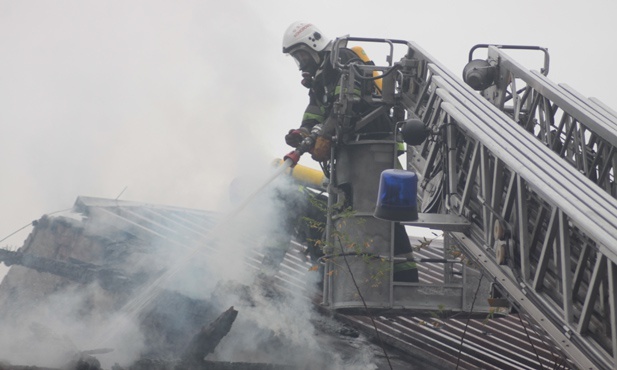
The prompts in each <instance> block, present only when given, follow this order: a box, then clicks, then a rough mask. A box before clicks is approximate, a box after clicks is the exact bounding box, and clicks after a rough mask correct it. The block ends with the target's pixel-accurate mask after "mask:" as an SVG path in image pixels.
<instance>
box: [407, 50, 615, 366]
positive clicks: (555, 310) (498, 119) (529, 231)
mask: <svg viewBox="0 0 617 370" xmlns="http://www.w3.org/2000/svg"><path fill="white" fill-rule="evenodd" d="M409 47H410V48H412V49H413V50H414V52H413V53H409V55H413V57H414V58H418V59H419V60H420V63H418V65H423V64H425V65H426V66H428V68H427V69H428V73H427V74H426V75H421V76H419V78H418V76H414V77H415V82H416V83H418V84H420V85H422V84H424V85H423V86H420V88H415V89H409V90H408V91H403V93H402V96H401V101H402V102H403V105H405V108H406V109H407V111H408V112H409V114H410V115H411V116H419V117H420V118H422V119H423V121H424V122H425V124H427V125H428V126H429V128H431V129H432V130H433V132H435V133H436V132H440V130H442V129H443V128H446V127H454V128H453V129H448V130H455V131H456V132H457V133H458V134H457V135H452V134H450V135H434V137H433V139H432V141H431V142H427V143H425V144H424V145H422V146H418V147H412V148H410V151H409V154H411V157H410V158H411V159H410V160H409V164H410V165H411V166H412V167H414V168H415V169H416V170H417V171H418V172H420V173H422V174H427V175H428V174H431V173H434V172H435V171H434V170H435V169H441V170H442V171H443V172H445V173H446V180H444V181H443V184H442V186H445V187H448V189H447V191H444V193H446V195H445V197H444V203H445V204H444V207H442V212H452V211H456V212H459V211H461V215H463V216H465V217H467V218H469V219H470V221H471V222H472V225H473V226H472V227H471V230H470V232H469V233H467V234H465V242H464V243H463V242H462V241H461V238H463V236H462V234H460V233H458V234H456V235H454V236H455V238H456V239H457V240H458V241H459V243H460V244H461V246H462V247H463V249H464V250H465V252H467V254H469V255H470V256H471V257H472V258H474V259H475V260H476V262H477V263H479V264H481V265H482V266H483V267H484V268H485V270H487V271H488V272H489V273H490V274H491V276H493V278H495V279H496V282H497V283H499V284H500V285H501V286H503V287H504V288H505V289H506V291H507V292H508V295H509V296H510V298H511V299H513V300H514V301H515V302H517V304H519V305H521V302H520V301H519V298H522V297H527V298H528V300H527V302H529V301H532V303H528V304H533V306H532V307H524V308H526V309H527V312H530V313H531V316H532V317H533V318H534V320H536V323H537V324H538V325H539V326H540V327H542V328H543V329H544V330H545V331H546V332H547V333H548V334H549V336H550V337H551V338H552V339H553V341H555V343H556V344H557V345H558V346H559V347H560V348H561V349H562V352H563V353H565V354H567V355H568V357H570V358H571V359H572V360H573V361H574V362H575V363H576V364H577V365H578V366H580V367H581V368H613V367H615V366H616V365H615V364H616V363H617V360H616V359H617V346H616V345H615V337H616V334H615V333H616V332H617V324H616V323H615V322H616V321H617V320H616V319H615V318H614V317H611V315H610V314H609V315H608V317H607V315H606V314H605V311H610V312H615V307H614V305H615V297H616V296H617V294H616V292H615V284H614V283H612V284H601V283H600V281H604V280H608V281H610V282H614V279H615V278H614V272H613V271H614V269H615V268H614V266H615V263H616V262H617V201H616V200H615V199H614V198H613V197H612V196H611V195H610V194H609V193H607V192H603V191H598V190H599V189H598V186H597V184H596V183H594V182H593V181H592V180H591V179H590V178H589V176H585V175H584V174H581V173H580V172H579V171H578V170H577V168H574V167H572V166H571V165H570V164H568V162H567V161H564V160H563V159H562V158H560V157H559V155H558V154H557V153H555V151H553V150H551V149H550V148H549V147H547V146H546V145H545V143H543V142H541V141H538V140H537V139H535V138H533V136H532V135H530V134H529V132H527V131H526V130H525V129H524V128H523V127H521V126H519V125H516V124H514V122H513V121H512V117H511V116H509V115H507V114H506V113H505V112H503V111H501V110H499V109H498V108H497V107H496V106H494V105H492V104H491V103H490V102H489V101H488V100H486V99H484V98H483V97H481V96H480V95H479V94H478V93H476V92H475V91H473V90H471V89H470V88H469V87H468V86H467V85H466V84H464V83H463V82H462V81H460V80H459V79H458V78H456V77H454V76H453V75H452V74H451V73H450V72H448V71H447V69H445V68H443V66H441V65H440V64H439V63H438V62H437V61H436V60H434V59H433V58H432V57H430V56H429V55H428V54H427V53H425V52H424V51H423V50H422V49H420V48H417V47H416V46H415V44H413V43H410V44H409ZM412 75H413V73H412ZM545 85H546V86H550V85H548V84H545ZM553 88H554V87H553V86H551V87H550V90H551V91H552V89H553ZM562 95H564V94H562ZM570 95H572V94H570ZM551 98H552V99H556V97H553V96H552V97H551ZM559 99H561V98H559ZM568 99H572V98H568ZM590 102H591V104H592V107H593V105H595V106H596V108H597V106H598V104H596V103H595V102H593V101H591V100H590ZM560 103H561V104H562V105H565V104H563V102H560ZM571 105H572V106H573V107H574V106H578V103H576V104H575V103H572V104H571ZM590 109H591V108H589V109H587V111H585V112H584V113H585V114H586V116H584V117H583V116H577V117H576V118H575V119H584V120H588V119H589V120H592V121H593V122H596V120H597V118H598V115H597V112H596V113H594V114H593V115H592V114H591V113H590ZM594 109H595V108H594ZM602 110H603V111H604V115H603V116H602V117H604V118H603V119H606V116H609V122H608V123H610V122H611V119H610V114H608V113H610V109H605V108H603V109H602ZM607 112H608V113H607ZM577 114H578V113H577ZM608 123H607V124H606V125H605V126H607V127H609V128H608V129H606V130H609V129H611V128H610V125H609V124H608ZM587 124H589V123H587ZM589 126H590V127H592V128H593V129H595V126H593V125H592V124H589ZM602 127H604V126H602ZM608 132H610V130H609V131H608ZM457 145H458V146H460V147H458V146H457ZM470 145H471V146H472V147H475V148H476V149H475V150H469V149H468V148H470ZM439 147H443V148H444V149H443V150H442V153H445V154H443V156H446V157H447V158H448V159H447V163H448V164H447V165H446V164H444V163H445V161H444V159H443V158H441V157H440V156H439V155H434V153H435V152H436V151H437V149H436V148H439ZM474 158H475V159H474ZM501 162H503V164H501ZM429 168H430V169H431V170H429ZM498 171H502V172H503V176H504V180H505V177H508V178H509V179H510V181H502V180H501V179H499V178H498V176H499V175H500V174H499V173H497V172H498ZM428 180H430V179H425V181H423V184H425V183H426V182H428ZM504 184H505V185H504ZM504 189H507V190H504ZM502 190H503V191H504V192H505V194H501V191H502ZM457 201H458V202H460V204H455V203H456V202H457ZM449 202H450V203H449ZM506 203H507V204H506ZM549 215H550V217H549ZM498 218H501V219H504V220H505V221H506V222H510V223H511V224H512V225H510V226H514V227H513V229H518V230H516V232H515V233H514V235H512V238H513V239H514V240H515V245H514V246H511V247H510V253H511V254H512V255H511V256H509V257H510V258H511V261H510V263H508V265H501V264H499V263H498V262H497V261H496V258H495V257H496V251H495V250H494V249H493V248H494V247H493V242H495V241H496V240H495V238H494V237H493V236H492V231H491V229H490V228H491V225H493V219H498ZM517 218H518V219H517ZM470 243H471V244H470ZM591 250H593V251H591ZM487 256H488V257H487ZM512 261H514V262H512ZM605 266H606V267H605ZM503 278H507V279H508V280H507V282H506V281H500V279H503ZM586 288H587V290H588V291H587V292H586V291H585V290H586ZM598 296H602V298H600V299H597V297H598ZM604 296H606V297H608V299H605V298H603V297H604ZM523 306H525V305H523ZM607 306H608V307H609V308H610V310H605V307H607ZM563 337H565V338H567V340H563V339H562V338H563ZM573 346H574V347H575V348H576V350H573Z"/></svg>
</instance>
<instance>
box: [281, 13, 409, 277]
mask: <svg viewBox="0 0 617 370" xmlns="http://www.w3.org/2000/svg"><path fill="white" fill-rule="evenodd" d="M332 44H333V42H332V41H331V40H330V39H328V37H326V36H325V35H324V34H323V33H322V32H321V31H320V30H319V29H318V28H317V27H315V26H314V25H313V24H311V23H307V22H295V23H292V24H291V25H290V26H289V27H288V28H287V30H286V31H285V33H284V35H283V53H285V54H287V55H291V56H292V57H293V58H294V60H295V62H296V63H297V65H298V68H299V70H300V71H302V81H301V84H302V85H303V86H304V87H306V88H307V89H309V94H308V95H309V103H308V106H307V107H306V109H305V111H304V115H303V117H302V122H301V124H300V127H299V128H297V129H291V130H289V131H288V133H287V134H286V135H285V142H286V143H287V144H288V145H289V146H292V147H294V148H298V147H299V146H300V144H301V143H302V141H303V140H304V138H305V137H307V136H309V135H312V134H316V140H315V143H314V146H313V147H312V148H311V149H310V150H309V152H310V153H311V155H312V158H313V159H314V160H316V161H318V162H323V161H328V160H329V159H330V150H331V140H330V139H331V136H332V135H333V133H334V126H335V122H336V120H337V118H336V117H334V116H333V115H332V114H331V113H332V107H333V103H334V102H335V101H336V100H337V98H338V95H339V93H340V91H339V89H340V84H339V79H340V77H341V71H340V70H339V69H337V68H335V66H334V65H333V63H332V59H331V58H332V55H333V53H332V47H333V45H332ZM358 50H359V52H360V54H358V53H357V51H354V50H352V49H348V48H346V47H341V48H340V49H339V50H338V58H339V60H338V61H339V62H340V63H341V64H343V65H346V64H348V63H351V62H357V63H363V64H371V63H372V62H371V61H370V60H369V59H368V57H367V56H366V54H365V53H364V50H362V49H361V48H359V49H358ZM379 87H381V85H380V84H379ZM361 88H362V86H355V87H354V92H353V93H354V94H358V95H360V89H361ZM356 90H357V91H356ZM353 110H354V112H355V113H356V115H357V117H358V118H359V117H361V116H362V115H363V113H365V112H368V111H369V110H370V107H368V106H366V103H363V102H362V101H360V102H357V103H354V106H353ZM392 126H393V124H392V122H391V121H390V118H389V117H388V116H387V115H384V116H382V117H380V118H379V119H375V120H374V122H372V123H371V125H370V126H369V127H368V130H372V131H371V132H373V133H377V134H373V135H383V133H384V132H386V133H388V132H390V131H391V128H392ZM316 128H317V130H316ZM365 137H366V138H369V136H365ZM370 138H373V139H380V138H383V136H372V137H370ZM395 254H396V255H399V256H405V257H412V248H411V243H410V242H409V238H408V236H407V232H406V231H405V228H404V226H403V225H401V224H399V223H396V224H395ZM394 270H395V271H394V278H395V280H397V281H413V282H415V281H418V271H417V267H416V265H415V263H413V262H404V263H399V264H397V265H395V268H394Z"/></svg>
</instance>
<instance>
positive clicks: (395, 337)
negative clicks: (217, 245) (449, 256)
mask: <svg viewBox="0 0 617 370" xmlns="http://www.w3.org/2000/svg"><path fill="white" fill-rule="evenodd" d="M75 209H76V210H77V211H80V212H83V213H84V214H86V215H95V214H96V215H97V217H99V219H101V216H105V217H107V220H108V223H109V225H111V226H114V225H115V227H118V228H120V229H123V230H124V231H125V232H132V233H136V234H139V233H149V234H152V235H157V236H159V237H161V238H164V239H165V240H167V241H169V242H171V243H174V244H177V245H185V244H186V245H189V244H192V243H194V241H195V239H196V238H200V239H202V238H203V239H205V238H207V237H208V234H209V232H210V231H211V230H212V229H213V228H214V227H215V225H216V223H217V222H218V221H219V220H220V215H218V214H216V213H212V212H205V211H199V210H190V209H182V208H176V207H163V206H153V205H145V204H139V203H131V202H116V201H112V200H104V199H96V198H85V197H80V198H78V201H77V202H76V206H75ZM412 239H413V237H412ZM246 242H247V243H254V240H253V239H252V238H251V237H248V238H247V240H246ZM442 249H443V245H442V244H440V243H439V240H436V241H435V242H434V243H431V246H430V247H429V248H422V249H421V250H419V251H417V252H416V253H417V256H418V257H420V258H441V257H442V256H443V251H442ZM249 250H250V251H251V252H250V254H249V255H247V256H245V259H244V262H245V264H246V265H247V266H250V267H251V268H254V269H258V268H259V265H260V263H261V260H262V258H263V255H262V254H261V253H260V252H259V251H257V250H256V249H253V248H251V249H249ZM311 265H312V264H311V263H310V262H309V261H308V260H307V257H306V256H305V254H304V246H302V245H300V244H298V243H295V242H292V244H291V245H290V248H289V250H288V252H287V254H286V256H285V259H284V261H283V263H282V265H281V268H280V270H279V272H278V274H277V275H276V279H277V280H276V281H277V284H278V286H279V288H280V289H291V290H295V291H304V292H306V298H307V303H308V302H313V304H316V305H317V306H319V303H320V299H319V297H316V296H315V291H314V290H310V289H307V284H306V281H307V274H308V273H312V274H314V273H315V272H309V269H310V267H311ZM433 266H434V265H431V264H421V265H420V266H419V272H420V281H421V282H425V283H431V282H441V281H442V278H443V277H442V275H441V273H440V271H439V270H438V269H437V268H434V267H433ZM318 308H319V307H318ZM335 317H336V318H337V319H338V320H340V321H342V322H345V323H347V324H350V325H353V326H354V327H355V328H357V329H358V330H360V331H362V332H363V333H365V334H366V335H368V336H370V337H373V338H374V339H375V340H376V341H379V340H381V341H383V342H385V343H387V344H388V345H389V346H392V347H394V348H397V349H399V350H402V351H404V352H406V353H409V354H411V355H413V356H415V357H417V358H421V359H424V360H425V361H427V362H432V363H433V364H434V365H435V366H443V367H445V368H460V369H542V368H545V369H568V368H571V366H572V365H571V364H570V363H569V362H567V360H566V359H565V357H564V356H562V355H561V354H559V352H558V351H557V349H555V347H554V346H553V345H551V344H550V343H549V342H550V340H549V338H546V337H545V336H544V335H543V334H542V332H541V331H540V330H539V329H538V328H537V327H536V326H535V325H533V324H532V323H531V322H530V321H528V320H526V319H525V317H524V315H522V314H520V315H519V314H517V313H514V314H510V315H508V316H507V317H504V318H498V319H493V318H487V319H486V320H478V319H470V320H468V319H467V318H466V317H465V315H459V316H457V317H451V318H445V319H441V318H439V317H433V318H420V317H417V316H414V315H409V316H407V315H398V316H393V317H385V316H377V317H372V318H371V317H369V316H348V315H340V314H335ZM372 320H374V322H375V324H373V321H372ZM374 325H375V326H377V328H378V333H377V332H376V331H375V329H374Z"/></svg>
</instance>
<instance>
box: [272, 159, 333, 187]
mask: <svg viewBox="0 0 617 370" xmlns="http://www.w3.org/2000/svg"><path fill="white" fill-rule="evenodd" d="M272 164H273V165H274V166H275V167H279V166H281V165H282V164H283V160H282V159H275V160H274V162H273V163H272ZM285 172H286V173H288V174H290V175H291V177H293V178H294V179H296V180H298V181H300V182H301V183H303V184H305V185H313V186H317V187H324V179H325V177H326V176H325V175H324V174H323V172H322V171H320V170H316V169H314V168H310V167H306V166H303V165H301V164H296V165H295V166H294V167H293V168H288V169H287V170H285Z"/></svg>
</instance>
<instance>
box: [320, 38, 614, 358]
mask: <svg viewBox="0 0 617 370" xmlns="http://www.w3.org/2000/svg"><path fill="white" fill-rule="evenodd" d="M348 42H356V43H369V44H370V43H377V44H383V45H386V46H387V47H388V48H389V50H390V53H389V55H388V56H387V62H388V64H387V65H385V66H379V65H366V64H354V63H351V64H349V65H341V64H340V63H338V62H336V58H335V59H334V60H335V62H334V63H338V66H337V67H338V68H340V69H341V71H342V73H343V78H342V79H341V91H343V92H346V93H342V94H341V95H340V97H339V100H338V101H337V102H336V103H335V106H334V109H335V110H336V112H338V114H339V117H340V126H341V127H340V128H339V130H338V131H337V135H336V136H335V138H334V141H335V144H336V145H334V147H333V148H334V149H333V151H332V152H333V153H332V156H331V159H330V161H329V165H328V166H326V168H327V169H328V170H329V172H327V174H328V177H329V180H330V191H329V192H330V197H329V198H330V199H331V204H330V206H331V207H329V209H330V210H332V209H335V211H331V213H330V214H329V222H328V227H327V231H328V236H327V237H328V238H329V244H327V245H330V246H331V248H332V250H330V251H328V250H327V251H326V253H327V256H328V257H329V258H327V259H326V261H327V262H326V268H325V281H324V305H327V306H330V307H331V308H333V309H335V310H340V311H342V312H353V311H354V310H356V311H360V309H361V308H364V309H368V310H372V311H373V312H378V313H384V312H386V313H387V312H390V311H391V312H394V311H398V312H400V311H405V310H409V311H410V312H417V311H419V310H421V309H423V308H427V307H428V306H430V305H431V304H432V305H433V306H435V305H439V306H440V307H446V308H447V309H448V310H451V311H460V312H463V311H465V312H467V311H469V310H470V309H472V310H473V311H476V312H487V311H489V310H491V308H490V307H488V305H487V306H483V305H482V304H479V305H478V306H473V305H472V306H471V307H470V306H469V304H470V300H469V297H470V291H469V290H470V289H469V288H470V286H474V287H475V286H476V283H478V285H477V286H478V289H477V290H478V291H479V292H480V295H482V297H483V298H486V297H490V298H493V299H494V298H502V299H505V300H507V301H508V302H509V303H510V305H511V307H512V308H515V309H516V310H518V311H519V312H524V313H525V314H526V315H527V317H529V318H530V319H531V320H533V321H534V322H535V324H536V325H537V326H538V327H539V328H541V329H542V330H543V331H544V332H545V334H546V335H547V336H548V337H550V338H551V339H552V341H553V343H554V344H555V345H556V346H558V347H559V348H561V350H562V352H563V353H564V354H565V355H566V356H568V358H569V360H570V361H571V363H573V364H574V365H575V366H577V367H578V368H580V369H617V290H616V289H617V271H616V269H617V267H616V263H617V200H616V199H615V197H616V194H617V189H615V178H614V168H615V165H616V164H617V159H616V157H615V145H616V144H617V113H615V112H614V111H613V110H611V109H610V108H608V107H607V106H605V105H604V104H602V103H601V102H600V101H598V100H596V99H587V98H584V97H582V96H581V95H580V94H579V93H577V92H576V91H574V90H573V89H572V88H570V87H569V86H567V85H556V84H554V83H553V82H551V81H550V80H549V79H548V78H547V77H546V76H547V74H548V70H549V55H548V51H547V49H545V48H541V47H535V46H508V45H505V46H504V45H477V46H474V47H473V48H472V49H471V51H470V55H469V64H468V65H467V66H466V67H465V70H464V72H463V78H462V79H461V78H460V77H459V76H458V75H454V74H453V73H451V72H450V71H448V70H447V69H446V68H445V67H444V66H443V65H441V63H439V61H437V60H436V59H435V58H433V57H432V56H430V55H429V54H428V53H426V52H425V51H424V50H423V49H422V48H420V47H419V46H418V45H416V44H415V43H413V42H409V41H403V40H391V39H369V38H355V37H344V38H339V39H337V40H336V41H335V43H334V47H333V53H335V56H336V52H337V48H338V47H340V46H341V45H347V43H348ZM395 49H397V50H398V49H402V50H403V51H404V55H403V56H402V57H401V58H400V60H398V61H395V60H394V50H395ZM479 49H486V50H487V57H486V58H485V59H484V58H480V59H474V54H475V53H476V52H477V51H478V50H479ZM512 49H522V50H527V51H530V52H542V53H544V65H543V68H542V69H541V70H540V71H539V72H536V71H529V70H527V69H525V68H524V67H522V66H521V65H520V64H519V63H517V62H516V61H515V60H514V59H513V58H512V57H510V56H509V54H508V51H510V50H512ZM367 76H368V77H367ZM376 79H379V80H380V89H379V91H378V93H375V92H372V93H369V94H366V95H363V96H362V97H358V96H356V95H354V94H352V93H351V91H353V89H354V86H357V84H358V82H360V83H364V84H366V83H372V82H374V81H375V80H376ZM358 99H364V100H365V101H366V102H369V103H372V104H374V107H375V108H374V111H373V112H371V113H369V114H367V115H366V116H365V117H364V118H361V119H360V120H359V121H355V122H354V123H353V124H350V122H351V121H349V119H348V118H349V117H350V116H351V113H350V110H351V108H350V106H351V105H352V104H353V103H354V102H357V101H358ZM384 112H387V114H389V116H390V117H391V118H392V119H393V121H395V122H396V124H395V127H394V129H393V132H392V134H393V135H391V136H387V137H383V138H381V139H378V140H375V138H374V137H372V138H362V133H361V132H360V131H358V130H357V128H358V127H360V128H361V127H364V126H365V125H369V124H370V121H371V120H373V119H376V117H377V116H379V115H380V114H383V113H384ZM350 126H353V127H350ZM402 140H404V141H405V142H406V143H407V144H408V145H407V151H406V154H407V161H406V162H407V163H406V166H405V167H406V169H405V170H406V171H409V172H413V173H414V174H415V175H416V176H417V208H418V211H419V213H418V215H417V217H416V219H415V220H407V221H406V220H400V219H399V220H393V221H394V222H397V223H400V224H403V225H407V226H421V227H430V228H434V229H440V230H443V233H444V234H443V235H444V244H445V247H444V259H443V261H426V262H429V263H435V262H437V263H442V264H443V266H444V284H441V285H439V286H438V287H427V286H426V285H425V284H422V283H419V282H405V283H401V282H396V281H394V280H393V279H392V274H387V273H386V274H383V275H384V276H383V277H382V279H383V280H382V284H380V285H378V284H375V285H372V288H369V287H367V286H368V285H370V284H369V283H368V282H369V280H370V277H374V276H375V275H376V271H379V269H378V267H376V266H375V264H378V263H384V261H385V262H386V263H391V264H394V263H395V261H396V260H397V258H398V259H400V257H397V256H396V255H395V253H394V252H393V251H394V247H393V245H392V244H393V235H394V234H393V228H392V227H391V225H390V224H387V223H385V224H379V222H381V221H373V220H376V219H375V217H372V216H373V214H372V212H371V204H372V205H373V208H374V205H375V199H376V198H377V194H376V192H377V188H378V185H379V186H381V183H379V181H380V180H379V172H381V171H385V169H386V168H388V165H389V166H390V167H389V168H395V167H396V162H397V156H398V154H399V153H398V152H397V149H396V148H397V145H400V143H401V141H402ZM388 141H389V142H390V144H389V145H390V146H389V147H388V145H386V144H385V143H386V142H388ZM384 158H385V159H384ZM382 176H383V172H382ZM382 180H383V177H382ZM378 183H379V184H378ZM367 184H369V185H367ZM341 188H343V190H341ZM349 189H351V190H349ZM341 192H342V193H345V194H343V195H342V197H343V198H345V199H344V200H346V201H347V203H348V204H351V208H352V210H353V211H354V212H353V213H350V214H351V215H352V216H351V218H352V220H353V221H357V220H359V219H362V220H361V222H358V224H361V225H362V226H357V227H353V226H350V224H353V222H351V221H350V216H349V215H348V216H344V215H343V211H336V207H334V206H336V204H337V199H339V198H340V197H341ZM346 198H352V200H351V201H349V199H346ZM339 203H340V202H339ZM378 205H379V204H378ZM341 230H342V234H341V233H340V232H341ZM337 233H338V234H337ZM354 234H361V235H363V236H364V237H365V239H366V238H367V237H368V239H369V240H370V242H367V243H365V244H366V247H367V251H365V252H363V253H357V252H352V251H350V250H348V249H346V248H344V247H343V245H342V243H340V240H339V249H338V251H337V250H336V245H337V243H336V240H333V235H354ZM337 237H338V238H340V236H337ZM375 240H379V242H377V241H375ZM384 242H385V243H386V244H387V245H386V247H383V248H381V249H380V248H378V247H377V246H376V245H377V244H379V243H384ZM388 243H389V244H388ZM352 244H354V243H352ZM450 247H453V248H456V249H457V250H460V251H461V252H462V253H463V254H464V255H465V256H466V257H467V258H468V259H469V260H471V261H473V266H474V268H477V270H478V271H480V274H481V276H486V277H488V279H486V281H485V283H489V285H490V286H488V285H483V284H481V279H479V278H478V273H477V271H475V270H474V269H473V268H472V269H468V268H467V266H466V265H465V264H463V265H462V266H459V267H454V262H453V256H452V255H451V251H452V248H450ZM328 252H329V253H330V254H329V255H328ZM408 259H409V260H412V259H410V258H408ZM350 261H351V262H350ZM418 262H420V263H421V262H422V261H418ZM371 264H373V265H371ZM345 265H346V266H347V270H348V272H349V273H347V274H345V273H338V271H339V270H340V269H341V266H345ZM367 266H368V267H367ZM461 276H463V279H462V280H461V279H459V278H460V277H461ZM363 278H364V280H363ZM362 281H364V282H365V283H364V286H363V289H364V291H363V292H362V294H360V290H359V289H358V285H359V284H360V285H362V283H358V282H362ZM353 285H356V287H355V290H357V291H358V292H355V291H354V287H353ZM427 292H429V293H427ZM360 301H361V302H360ZM427 302H428V303H427ZM425 306H426V307H425ZM474 307H475V308H474Z"/></svg>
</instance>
